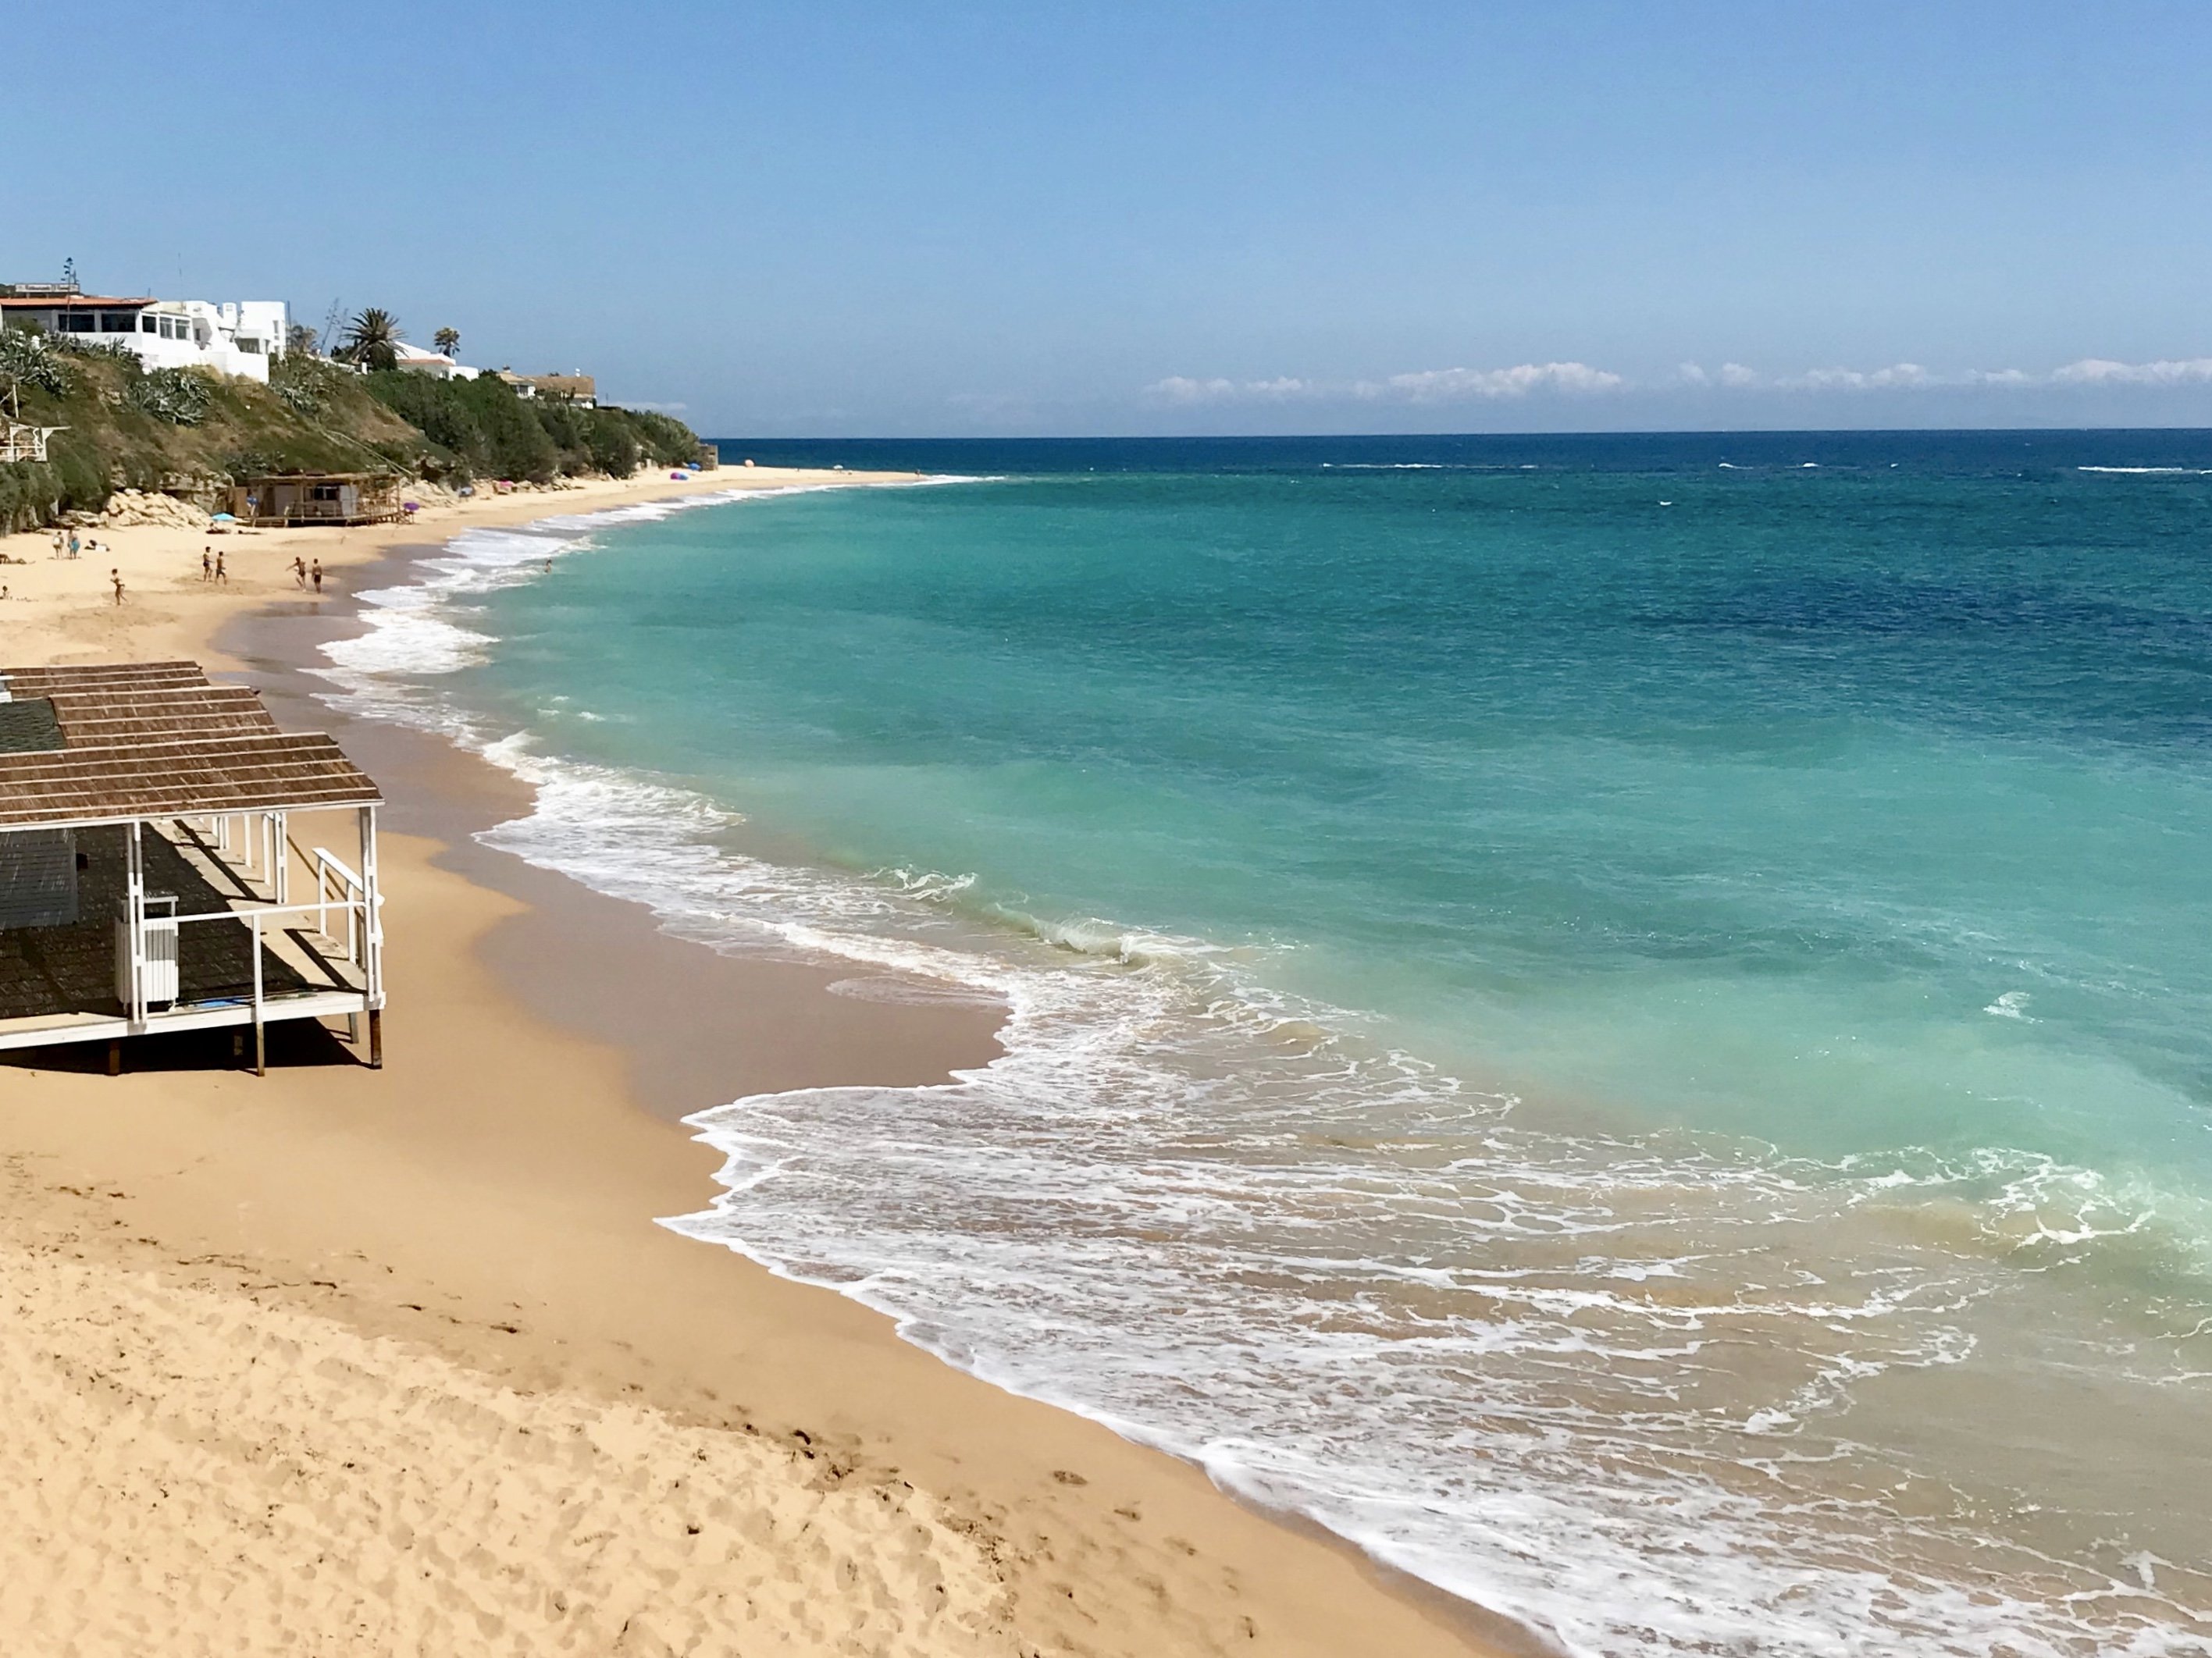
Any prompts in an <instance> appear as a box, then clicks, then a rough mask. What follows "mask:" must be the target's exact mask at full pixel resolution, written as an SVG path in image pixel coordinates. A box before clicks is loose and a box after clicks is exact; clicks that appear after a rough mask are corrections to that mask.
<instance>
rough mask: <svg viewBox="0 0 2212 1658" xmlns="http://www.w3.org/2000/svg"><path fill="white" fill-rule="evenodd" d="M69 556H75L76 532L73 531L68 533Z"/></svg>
mask: <svg viewBox="0 0 2212 1658" xmlns="http://www.w3.org/2000/svg"><path fill="white" fill-rule="evenodd" d="M70 557H71V558H75V557H76V531H74V530H72V531H70Z"/></svg>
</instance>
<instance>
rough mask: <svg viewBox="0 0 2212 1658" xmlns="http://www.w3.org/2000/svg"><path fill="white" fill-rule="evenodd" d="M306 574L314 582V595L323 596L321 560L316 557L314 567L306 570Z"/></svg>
mask: <svg viewBox="0 0 2212 1658" xmlns="http://www.w3.org/2000/svg"><path fill="white" fill-rule="evenodd" d="M307 575H308V578H309V580H313V582H314V584H315V597H316V598H321V597H322V596H323V561H322V560H320V559H317V560H316V561H315V568H313V569H312V570H310V571H308V572H307Z"/></svg>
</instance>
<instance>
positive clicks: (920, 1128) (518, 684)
mask: <svg viewBox="0 0 2212 1658" xmlns="http://www.w3.org/2000/svg"><path fill="white" fill-rule="evenodd" d="M723 452H724V454H725V456H726V460H727V462H728V463H729V464H731V465H737V464H738V463H739V462H741V461H742V460H743V459H747V458H750V459H755V460H757V462H758V463H759V464H760V465H763V466H765V465H809V466H838V465H842V466H845V467H848V468H850V469H853V470H854V471H859V470H861V469H866V468H878V467H896V468H904V469H912V470H915V471H919V472H921V473H922V474H925V475H926V476H925V477H923V478H922V479H921V481H919V482H916V483H912V484H908V485H899V486H890V487H880V486H879V487H846V488H829V489H804V490H791V491H787V492H782V493H774V494H766V495H756V496H750V497H748V498H745V499H742V500H739V499H732V498H725V497H717V496H714V495H708V496H704V497H699V498H694V499H690V500H688V501H684V502H682V503H680V504H666V505H659V506H653V507H628V508H623V509H620V510H614V511H609V512H605V513H599V514H597V515H592V516H581V517H575V518H570V519H552V520H549V521H546V522H544V523H541V524H538V525H533V526H531V527H529V528H526V529H521V530H493V529H478V530H471V531H467V532H465V533H464V534H462V535H461V536H459V538H458V539H456V540H454V541H453V543H452V544H450V545H448V546H447V547H446V548H444V549H443V550H441V553H440V554H439V555H438V556H435V557H430V558H428V559H426V560H424V561H422V562H419V563H418V564H416V565H415V566H414V567H413V568H412V571H411V574H410V579H409V580H407V581H406V582H405V583H404V584H403V585H399V586H392V587H390V588H388V589H386V590H384V591H380V592H372V593H369V594H368V595H366V600H367V602H366V604H365V605H364V607H363V609H364V613H365V619H366V622H367V624H368V625H367V627H366V629H365V630H364V631H363V632H362V635H361V636H359V637H357V638H354V639H349V640H346V641H340V642H337V643H336V644H333V645H331V647H328V649H329V655H330V657H331V662H330V664H329V665H328V668H327V669H326V671H325V679H326V681H327V683H326V685H325V695H327V697H328V698H329V699H330V700H331V701H334V702H337V703H339V704H342V705H343V706H344V707H346V708H349V709H352V710H354V711H356V712H358V713H362V714H371V715H374V716H376V717H379V718H383V719H388V720H399V721H404V722H406V723H409V724H411V725H415V726H422V727H424V728H428V729H431V730H435V731H439V732H444V733H446V734H447V736H449V737H450V738H452V739H453V740H454V741H455V742H458V743H460V744H464V745H465V746H467V747H469V748H471V749H473V750H477V751H479V752H481V753H483V754H485V755H487V756H489V757H490V758H492V759H493V760H495V762H498V763H500V764H501V765H502V766H504V767H506V768H508V769H509V770H510V771H512V772H513V774H515V775H516V776H518V777H519V778H520V779H521V780H524V781H525V782H526V783H527V784H529V785H530V786H532V791H533V794H534V801H535V804H534V806H533V807H532V810H531V811H529V812H528V813H527V814H526V815H525V816H522V817H518V818H516V819H515V820H513V821H512V822H508V823H502V824H501V825H500V826H499V827H497V828H496V829H492V830H489V832H487V833H486V835H484V837H483V838H484V839H485V840H486V841H488V842H489V844H490V845H492V846H494V847H501V848H504V849H505V850H507V851H508V852H510V853H513V854H514V855H515V856H517V857H519V858H521V859H526V860H528V861H529V862H530V863H532V864H534V865H539V866H542V867H544V868H546V869H550V870H556V871H561V872H565V873H567V874H568V875H570V876H573V877H574V878H576V879H577V880H579V881H580V882H583V883H585V884H587V885H590V886H592V887H594V888H597V889H599V890H602V891H604V892H607V893H610V894H613V895H615V896H619V897H622V898H625V899H630V900H635V902H638V903H641V904H644V905H647V906H650V907H651V908H652V909H653V911H654V912H655V913H656V914H657V915H658V916H659V920H660V924H661V925H662V926H663V927H664V928H665V930H666V931H668V932H671V933H675V934H678V935H680V936H682V937H684V938H690V939H694V940H696V941H697V942H699V943H700V944H702V945H705V946H707V947H709V948H712V949H714V950H722V951H726V952H731V953H734V954H745V955H757V956H767V957H776V958H783V959H805V960H808V961H813V962H817V963H821V962H827V963H834V964H836V966H837V967H838V969H839V970H840V973H841V975H842V976H841V977H840V978H839V979H838V981H837V982H836V986H835V990H836V993H839V994H842V995H848V996H852V997H856V998H860V999H865V1000H878V1001H885V1002H895V1003H922V1004H945V1005H998V1006H1003V1007H1004V1008H1005V1010H1006V1026H1005V1030H1004V1042H1005V1048H1006V1051H1005V1054H1004V1055H1003V1057H1001V1058H1000V1059H998V1060H994V1062H992V1063H991V1064H989V1065H987V1066H985V1067H983V1068H981V1069H980V1070H976V1071H973V1072H965V1073H963V1074H961V1075H958V1076H957V1077H955V1078H950V1079H948V1080H946V1081H945V1082H944V1083H943V1084H939V1085H937V1086H932V1087H924V1088H914V1089H891V1088H876V1087H871V1088H834V1089H810V1090H799V1091H796V1092H790V1093H781V1094H775V1095H770V1096H757V1097H749V1098H738V1099H732V1101H731V1102H729V1103H728V1104H726V1105H724V1106H721V1107H720V1108H715V1109H713V1110H709V1111H708V1112H705V1113H704V1114H701V1115H700V1116H698V1117H696V1118H695V1119H693V1120H692V1121H693V1123H694V1126H695V1127H696V1131H697V1132H698V1133H699V1134H700V1135H701V1136H702V1138H703V1139H706V1140H707V1141H708V1142H709V1143H710V1144H711V1145H714V1147H716V1148H718V1149H719V1150H720V1151H721V1152H722V1153H723V1154H724V1155H725V1156H726V1166H725V1167H724V1169H722V1172H721V1175H720V1184H721V1187H723V1190H722V1191H721V1193H720V1195H719V1197H718V1198H717V1199H716V1200H715V1201H714V1204H713V1205H712V1206H711V1207H710V1208H708V1209H706V1210H703V1211H702V1212H699V1213H696V1214H692V1215H687V1216H682V1217H672V1218H668V1219H667V1220H666V1223H665V1224H669V1225H671V1226H673V1227H675V1228H677V1229H678V1230H681V1231H683V1232H684V1233H687V1234H689V1235H690V1236H693V1237H696V1238H697V1239H699V1240H701V1242H702V1246H704V1245H720V1246H725V1247H727V1248H732V1249H736V1250H740V1251H742V1252H744V1254H747V1255H749V1256H751V1257H753V1258H755V1259H757V1260H760V1261H763V1262H764V1263H766V1264H767V1265H768V1266H770V1267H772V1268H773V1269H774V1270H775V1271H776V1272H780V1273H782V1274H785V1275H787V1276H788V1277H790V1278H796V1279H801V1280H805V1281H806V1282H809V1283H812V1284H823V1285H828V1286H829V1287H831V1288H833V1289H835V1290H836V1291H840V1292H842V1293H843V1294H845V1295H848V1296H850V1297H854V1298H855V1299H857V1300H859V1301H861V1302H864V1303H866V1304H867V1305H869V1306H871V1307H873V1308H877V1309H881V1310H882V1311H884V1313H886V1314H889V1315H891V1316H892V1317H893V1318H894V1319H895V1320H896V1321H897V1325H898V1327H899V1329H900V1330H901V1332H902V1333H903V1335H904V1336H905V1338H906V1339H908V1340H909V1341H912V1342H915V1343H916V1344H918V1345H921V1346H923V1347H925V1348H927V1349H928V1350H929V1351H932V1352H933V1353H936V1354H939V1355H940V1356H941V1357H943V1358H944V1359H945V1360H946V1361H947V1362H948V1363H952V1364H954V1365H957V1366H958V1367H960V1368H961V1369H963V1370H968V1371H970V1372H973V1373H974V1374H975V1375H976V1376H981V1377H983V1378H985V1379H987V1380H988V1381H990V1382H994V1383H995V1384H997V1385H999V1386H1000V1387H1003V1388H1008V1389H1011V1390H1012V1391H1015V1392H1018V1393H1020V1394H1026V1395H1030V1396H1031V1397H1034V1398H1037V1399H1042V1400H1050V1401H1053V1402H1054V1403H1056V1404H1059V1405H1061V1406H1066V1408H1068V1409H1070V1410H1073V1411H1077V1412H1081V1413H1083V1414H1084V1415H1085V1416H1088V1417H1091V1418H1096V1419H1097V1420H1098V1421H1100V1422H1102V1423H1104V1424H1108V1425H1109V1426H1110V1427H1112V1428H1113V1429H1115V1430H1117V1431H1119V1432H1120V1433H1121V1434H1123V1435H1126V1436H1128V1437H1129V1438H1131V1439H1133V1440H1137V1441H1140V1442H1144V1443H1146V1444H1149V1445H1153V1446H1158V1447H1159V1448H1163V1449H1164V1450H1167V1451H1169V1452H1171V1453H1173V1454H1175V1455H1178V1456H1181V1457H1183V1458H1186V1459H1188V1460H1189V1461H1192V1462H1194V1463H1196V1464H1198V1465H1199V1466H1200V1467H1203V1468H1204V1469H1205V1470H1206V1472H1207V1473H1209V1474H1210V1475H1211V1476H1212V1479H1214V1480H1215V1481H1217V1482H1218V1484H1219V1485H1222V1486H1224V1487H1225V1488H1226V1489H1228V1490H1230V1491H1233V1492H1235V1493H1237V1495H1239V1496H1240V1497H1244V1498H1247V1499H1249V1500H1250V1501H1252V1502H1255V1503H1261V1504H1264V1505H1267V1506H1269V1507H1272V1508H1274V1509H1283V1510H1291V1511H1295V1512H1297V1514H1300V1515H1304V1516H1306V1517H1307V1518H1309V1519H1310V1521H1313V1522H1316V1523H1318V1524H1319V1525H1320V1526H1322V1527H1327V1528H1328V1530H1330V1531H1332V1532H1334V1533H1338V1534H1340V1536H1342V1537H1343V1538H1345V1539H1346V1540H1350V1541H1351V1542H1352V1543H1354V1544H1356V1545H1357V1546H1359V1547H1360V1548H1362V1549H1364V1550H1365V1551H1367V1552H1370V1554H1371V1555H1372V1556H1374V1557H1375V1558H1377V1559H1379V1560H1381V1561H1383V1562H1385V1563H1387V1564H1389V1565H1390V1566H1393V1567H1395V1568H1397V1569H1400V1570H1403V1571H1405V1572H1407V1573H1411V1574H1413V1575H1414V1576H1418V1577H1419V1578H1422V1579H1425V1580H1426V1581H1427V1582H1429V1583H1431V1584H1433V1585H1435V1586H1437V1588H1441V1589H1443V1590H1445V1591H1447V1592H1449V1594H1454V1595H1457V1596H1460V1597H1462V1598H1464V1599H1465V1600H1468V1601H1471V1602H1474V1603H1476V1604H1477V1605H1479V1606H1482V1607H1485V1608H1487V1609H1488V1610H1489V1611H1490V1612H1493V1613H1495V1614H1497V1615H1498V1616H1499V1617H1502V1618H1504V1619H1511V1620H1514V1621H1515V1622H1516V1623H1518V1624H1519V1625H1522V1626H1523V1627H1524V1628H1525V1629H1526V1630H1528V1631H1529V1632H1530V1639H1531V1641H1532V1643H1535V1644H1536V1645H1538V1646H1539V1647H1540V1648H1548V1649H1553V1650H1556V1651H1558V1652H1561V1653H1566V1654H1573V1655H1577V1658H1582V1655H1608V1658H1610V1655H1621V1654H1638V1655H1641V1654H1672V1653H1698V1654H1715V1653H1719V1654H1753V1653H1756V1654H1760V1655H1807V1658H1811V1655H1820V1658H1828V1655H1861V1654H1866V1655H1875V1654H1883V1655H1887V1654H1929V1655H1936V1654H1943V1655H1949V1654H1960V1655H1967V1654H1972V1655H2020V1658H2046V1655H2069V1658H2072V1655H2090V1654H2096V1655H2109V1654H2126V1655H2142V1658H2151V1655H2204V1654H2207V1653H2212V434H2207V433H2203V432H2182V431H2157V432H2123V431H2098V432H2034V433H2023V432H1997V433H1989V432H1984V433H1891V432H1885V433H1812V434H1805V433H1785V434H1672V435H1664V436H1572V437H1496V436H1486V437H1423V438H1340V439H1328V438H1302V439H1249V440H1115V441H1092V440H1034V441H1022V442H981V441H978V442H953V441H943V442H926V441H915V442H891V441H882V442H843V443H829V442H821V443H799V442H788V441H784V442H771V441H768V440H758V441H748V442H742V443H728V444H725V445H724V446H723Z"/></svg>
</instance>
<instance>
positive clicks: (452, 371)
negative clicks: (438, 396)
mask: <svg viewBox="0 0 2212 1658" xmlns="http://www.w3.org/2000/svg"><path fill="white" fill-rule="evenodd" d="M392 355H393V357H394V358H396V359H397V360H398V366H399V367H402V368H404V369H406V370H408V371H409V372H410V373H412V374H428V376H429V377H430V378H431V379H432V380H474V379H475V378H476V377H477V375H478V374H482V373H483V369H481V368H471V367H468V366H467V365H465V364H464V363H458V362H455V361H453V359H452V358H451V357H449V356H447V355H446V354H445V353H444V352H442V351H425V350H424V349H422V347H421V346H419V345H410V344H408V343H407V342H406V341H404V340H395V341H393V342H392Z"/></svg>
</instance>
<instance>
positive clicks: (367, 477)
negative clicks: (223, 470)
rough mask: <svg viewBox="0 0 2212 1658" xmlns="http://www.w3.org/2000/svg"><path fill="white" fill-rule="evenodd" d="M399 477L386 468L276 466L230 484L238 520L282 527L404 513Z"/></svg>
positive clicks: (394, 517)
mask: <svg viewBox="0 0 2212 1658" xmlns="http://www.w3.org/2000/svg"><path fill="white" fill-rule="evenodd" d="M399 491H400V480H399V478H398V476H397V475H396V474H393V473H390V472H275V473H270V474H269V475H268V476H266V477H252V478H248V479H246V482H244V483H234V484H233V485H231V489H230V511H231V515H232V516H233V517H234V518H235V519H237V520H238V521H239V522H240V523H241V524H252V525H261V526H263V527H265V528H270V529H283V528H289V527H291V526H293V525H301V524H330V525H351V524H395V523H397V522H398V520H399V519H403V518H404V517H405V516H406V509H405V507H404V504H403V503H402V502H401V501H400V498H399Z"/></svg>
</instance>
